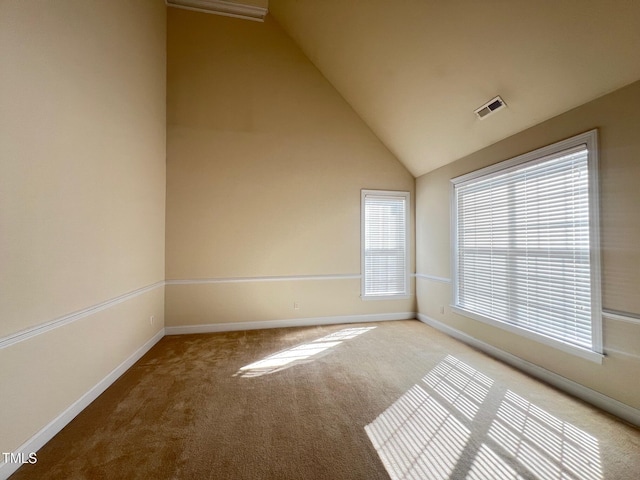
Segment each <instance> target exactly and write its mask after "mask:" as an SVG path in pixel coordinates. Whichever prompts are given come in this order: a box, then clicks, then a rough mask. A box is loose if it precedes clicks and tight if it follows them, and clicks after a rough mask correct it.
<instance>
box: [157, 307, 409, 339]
mask: <svg viewBox="0 0 640 480" xmlns="http://www.w3.org/2000/svg"><path fill="white" fill-rule="evenodd" d="M415 318H416V314H415V312H401V313H375V314H365V315H340V316H335V317H309V318H288V319H283V320H263V321H255V322H234V323H209V324H205V325H184V326H178V327H165V334H166V335H185V334H189V333H215V332H234V331H238V330H262V329H267V328H287V327H314V326H318V325H336V324H341V323H365V322H386V321H390V320H413V319H415Z"/></svg>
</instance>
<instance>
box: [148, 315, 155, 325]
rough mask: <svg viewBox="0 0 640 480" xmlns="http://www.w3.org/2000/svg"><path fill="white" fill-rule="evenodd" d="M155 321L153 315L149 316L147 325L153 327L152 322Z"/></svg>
mask: <svg viewBox="0 0 640 480" xmlns="http://www.w3.org/2000/svg"><path fill="white" fill-rule="evenodd" d="M155 319H156V317H155V316H153V315H151V316H150V317H149V324H151V325H153V322H154V320H155Z"/></svg>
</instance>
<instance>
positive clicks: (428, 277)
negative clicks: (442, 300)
mask: <svg viewBox="0 0 640 480" xmlns="http://www.w3.org/2000/svg"><path fill="white" fill-rule="evenodd" d="M416 278H424V279H425V280H433V281H434V282H440V283H451V279H450V278H446V277H437V276H436V275H429V274H428V273H416Z"/></svg>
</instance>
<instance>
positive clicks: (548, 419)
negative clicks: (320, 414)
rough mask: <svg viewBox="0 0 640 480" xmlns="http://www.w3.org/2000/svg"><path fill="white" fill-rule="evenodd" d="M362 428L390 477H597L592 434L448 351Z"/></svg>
mask: <svg viewBox="0 0 640 480" xmlns="http://www.w3.org/2000/svg"><path fill="white" fill-rule="evenodd" d="M365 431H366V433H367V435H368V437H369V439H370V441H371V443H372V444H373V446H374V447H375V449H376V451H377V452H378V455H379V456H380V459H381V460H382V463H383V464H384V466H385V468H386V470H387V472H388V474H389V476H390V477H391V479H392V480H414V479H415V480H435V479H469V480H484V479H488V478H491V479H495V480H507V479H509V480H511V479H530V478H535V479H542V480H552V479H553V480H556V479H561V478H562V479H564V478H566V479H589V480H603V476H602V467H601V462H600V454H599V446H598V440H597V439H596V438H595V437H593V436H592V435H590V434H588V433H587V432H585V431H582V430H580V429H579V428H577V427H575V426H574V425H572V424H571V423H569V422H566V421H563V420H561V419H559V418H557V417H554V416H553V415H550V414H549V413H548V412H546V411H545V410H543V409H542V408H539V407H538V406H536V405H535V404H533V403H531V402H530V401H528V400H527V399H525V398H523V397H521V396H520V395H518V394H516V393H514V392H512V391H510V390H508V389H506V388H504V387H500V386H498V385H497V384H496V383H495V382H494V381H493V380H492V379H491V378H489V377H487V376H486V375H484V374H483V373H481V372H479V371H477V370H475V369H473V368H472V367H470V366H469V365H467V364H465V363H464V362H461V361H460V360H458V359H457V358H455V357H453V356H451V355H448V356H447V357H446V358H445V359H444V360H443V361H441V362H440V363H439V364H438V365H436V366H435V367H434V368H433V369H432V370H431V371H430V372H429V373H428V374H427V375H426V376H425V377H424V378H423V379H422V381H421V382H420V383H419V384H416V385H414V386H413V387H412V388H411V389H409V391H407V392H406V393H405V394H404V395H403V396H402V397H400V398H399V399H398V400H397V401H396V402H395V403H394V404H393V405H391V406H390V407H389V408H387V409H386V410H385V411H384V412H383V413H382V414H380V415H379V416H378V417H377V418H376V419H375V420H374V421H373V422H371V423H370V424H369V425H367V426H366V427H365Z"/></svg>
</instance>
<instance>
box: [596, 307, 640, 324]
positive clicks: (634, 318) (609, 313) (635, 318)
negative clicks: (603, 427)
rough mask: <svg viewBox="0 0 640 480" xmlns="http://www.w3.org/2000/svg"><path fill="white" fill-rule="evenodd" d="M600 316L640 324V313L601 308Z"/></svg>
mask: <svg viewBox="0 0 640 480" xmlns="http://www.w3.org/2000/svg"><path fill="white" fill-rule="evenodd" d="M602 316H603V317H605V318H608V319H610V320H619V321H621V322H628V323H635V324H636V325H640V315H638V314H635V313H629V312H618V311H616V310H602Z"/></svg>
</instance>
